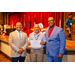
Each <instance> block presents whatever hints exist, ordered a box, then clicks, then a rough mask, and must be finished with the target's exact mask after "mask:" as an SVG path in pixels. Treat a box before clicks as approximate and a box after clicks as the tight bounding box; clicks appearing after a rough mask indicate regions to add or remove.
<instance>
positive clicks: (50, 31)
mask: <svg viewBox="0 0 75 75" xmlns="http://www.w3.org/2000/svg"><path fill="white" fill-rule="evenodd" d="M54 23H55V21H54V18H53V17H49V18H48V24H49V27H48V28H47V29H46V55H47V58H48V62H61V61H62V56H63V55H64V52H65V34H64V31H63V29H62V28H59V27H57V26H56V25H55V24H54Z"/></svg>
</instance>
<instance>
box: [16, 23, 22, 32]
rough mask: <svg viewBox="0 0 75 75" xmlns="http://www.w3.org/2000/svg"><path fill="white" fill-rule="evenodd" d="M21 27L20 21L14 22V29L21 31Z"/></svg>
mask: <svg viewBox="0 0 75 75" xmlns="http://www.w3.org/2000/svg"><path fill="white" fill-rule="evenodd" d="M21 29H22V24H21V23H17V24H16V30H18V31H21Z"/></svg>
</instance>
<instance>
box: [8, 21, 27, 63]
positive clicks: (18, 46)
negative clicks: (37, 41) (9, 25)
mask: <svg viewBox="0 0 75 75" xmlns="http://www.w3.org/2000/svg"><path fill="white" fill-rule="evenodd" d="M21 29H22V24H21V23H20V22H18V23H16V30H15V31H13V32H11V33H10V35H9V45H10V47H11V57H12V62H18V60H19V62H24V60H25V56H26V47H27V43H28V39H27V34H26V33H24V32H22V31H21Z"/></svg>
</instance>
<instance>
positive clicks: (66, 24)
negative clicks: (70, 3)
mask: <svg viewBox="0 0 75 75" xmlns="http://www.w3.org/2000/svg"><path fill="white" fill-rule="evenodd" d="M70 23H72V19H71V18H69V17H68V18H67V19H66V20H65V27H66V28H68V26H69V27H71V25H70Z"/></svg>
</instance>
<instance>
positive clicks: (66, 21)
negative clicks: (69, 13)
mask: <svg viewBox="0 0 75 75" xmlns="http://www.w3.org/2000/svg"><path fill="white" fill-rule="evenodd" d="M67 23H68V18H67V19H66V20H65V27H66V28H68V26H67Z"/></svg>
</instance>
